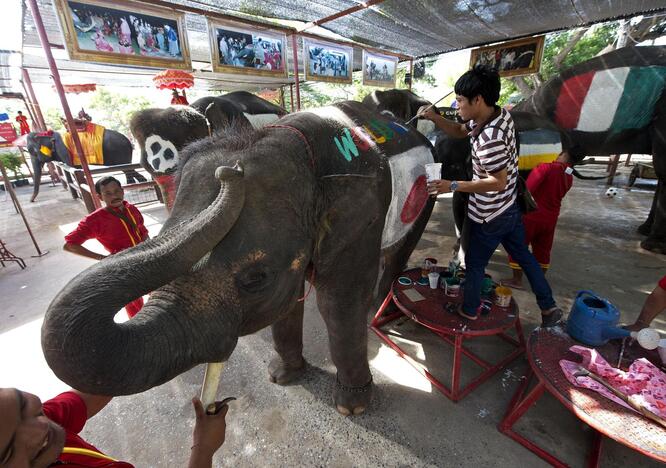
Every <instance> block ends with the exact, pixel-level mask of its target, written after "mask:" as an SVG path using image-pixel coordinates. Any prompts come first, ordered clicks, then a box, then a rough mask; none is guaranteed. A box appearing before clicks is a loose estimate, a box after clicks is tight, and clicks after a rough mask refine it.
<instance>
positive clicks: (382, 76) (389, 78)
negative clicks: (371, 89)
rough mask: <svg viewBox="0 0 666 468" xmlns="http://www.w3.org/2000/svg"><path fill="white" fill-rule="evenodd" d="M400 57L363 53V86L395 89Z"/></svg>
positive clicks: (365, 51)
mask: <svg viewBox="0 0 666 468" xmlns="http://www.w3.org/2000/svg"><path fill="white" fill-rule="evenodd" d="M397 70H398V57H395V56H393V55H383V54H376V53H374V52H368V51H367V50H364V51H363V84H364V85H368V86H383V87H385V88H395V76H396V71H397Z"/></svg>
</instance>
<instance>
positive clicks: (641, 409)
mask: <svg viewBox="0 0 666 468" xmlns="http://www.w3.org/2000/svg"><path fill="white" fill-rule="evenodd" d="M574 377H589V378H591V379H592V380H594V381H595V382H598V383H600V384H601V385H603V386H604V387H606V388H607V389H608V390H609V391H610V392H611V393H612V394H613V395H615V396H616V397H618V398H619V399H621V400H622V401H624V402H625V403H626V404H628V405H629V406H631V407H632V408H633V409H635V410H636V411H638V412H639V413H641V414H642V415H643V416H645V417H646V418H648V419H650V420H652V421H654V422H656V423H657V424H660V425H662V426H663V427H666V420H664V419H663V418H662V417H661V416H659V415H657V414H654V413H653V412H652V411H650V410H649V409H647V408H646V407H645V406H643V405H641V404H639V403H637V402H635V401H634V400H632V399H631V398H629V397H628V396H627V395H626V394H624V393H622V392H621V391H619V390H618V389H617V388H615V387H613V386H612V385H611V384H609V383H608V382H606V381H605V380H604V379H602V378H601V377H599V376H598V375H597V374H595V373H594V372H592V371H591V370H589V369H586V368H584V367H583V366H578V370H577V371H576V372H575V373H574Z"/></svg>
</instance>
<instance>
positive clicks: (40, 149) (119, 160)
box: [26, 128, 146, 202]
mask: <svg viewBox="0 0 666 468" xmlns="http://www.w3.org/2000/svg"><path fill="white" fill-rule="evenodd" d="M26 141H27V144H26V146H27V149H28V152H29V153H30V159H31V160H32V172H33V180H34V188H33V192H32V197H31V198H30V201H31V202H34V201H35V199H36V198H37V194H38V193H39V184H40V181H41V178H42V168H43V167H44V163H47V162H52V161H61V162H63V163H65V164H67V165H68V166H73V167H81V166H80V165H73V164H72V157H71V155H70V154H69V150H68V149H67V147H66V146H65V143H64V142H63V139H62V136H61V135H60V133H58V132H54V131H48V132H44V133H37V132H31V133H30V134H29V135H28V137H27V140H26ZM102 152H103V155H104V165H105V166H118V165H121V164H131V163H132V143H130V141H129V139H128V138H127V137H126V136H125V135H123V134H121V133H118V132H116V131H115V130H109V129H108V128H107V129H105V130H104V137H103V141H102ZM49 153H50V154H49ZM123 172H124V173H125V176H126V177H127V183H128V184H131V183H134V182H145V181H146V178H145V177H143V176H142V175H141V174H139V173H138V172H136V171H135V170H125V171H123Z"/></svg>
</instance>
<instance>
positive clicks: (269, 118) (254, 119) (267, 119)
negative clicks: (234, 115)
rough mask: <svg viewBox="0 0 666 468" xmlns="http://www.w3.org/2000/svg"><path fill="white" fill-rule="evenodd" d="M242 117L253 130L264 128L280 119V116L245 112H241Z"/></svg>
mask: <svg viewBox="0 0 666 468" xmlns="http://www.w3.org/2000/svg"><path fill="white" fill-rule="evenodd" d="M243 115H244V116H245V118H246V119H247V120H248V121H249V122H250V125H252V127H253V128H255V129H257V128H262V127H265V126H266V125H269V124H272V123H273V122H275V121H276V120H279V119H280V116H279V115H277V114H248V113H247V112H243Z"/></svg>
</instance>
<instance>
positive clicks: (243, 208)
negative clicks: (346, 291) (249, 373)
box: [42, 131, 316, 395]
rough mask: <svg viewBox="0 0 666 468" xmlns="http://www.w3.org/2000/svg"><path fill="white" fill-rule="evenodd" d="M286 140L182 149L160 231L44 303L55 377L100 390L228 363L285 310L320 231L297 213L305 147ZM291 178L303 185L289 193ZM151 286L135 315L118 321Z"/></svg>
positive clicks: (302, 198) (265, 138)
mask: <svg viewBox="0 0 666 468" xmlns="http://www.w3.org/2000/svg"><path fill="white" fill-rule="evenodd" d="M269 140H270V141H269ZM285 140H289V138H286V139H285V138H279V139H278V138H275V135H274V134H273V135H270V134H267V131H258V132H255V133H253V134H252V136H251V138H250V140H248V138H247V135H245V136H240V135H238V134H235V135H233V136H230V137H226V136H217V137H215V138H206V139H204V140H202V141H199V142H196V143H193V144H191V145H189V146H188V147H187V148H186V149H185V150H184V151H183V152H182V153H180V155H179V157H180V161H179V164H180V166H181V168H180V169H179V171H180V172H179V178H180V185H179V190H178V193H177V197H176V201H175V204H174V207H173V210H172V212H171V215H170V217H169V219H168V220H167V221H166V223H165V225H164V227H163V229H162V231H161V233H160V234H159V235H158V236H157V237H155V238H153V239H150V240H147V241H146V242H144V243H141V244H139V245H138V246H136V247H134V248H132V249H128V250H126V251H123V252H121V253H119V254H116V255H113V256H110V257H108V258H106V259H104V260H103V261H101V262H99V263H98V264H96V265H94V266H92V267H91V268H89V269H88V270H86V271H84V272H82V273H81V274H79V275H78V276H77V277H76V278H75V279H74V280H72V281H71V282H70V283H69V284H68V286H66V287H65V288H64V289H63V290H62V291H61V292H60V293H59V294H58V295H57V296H56V298H55V299H54V300H53V302H52V303H51V305H50V307H49V309H48V311H47V313H46V316H45V320H44V324H43V327H42V347H43V350H44V354H45V356H46V360H47V362H48V364H49V366H50V367H51V368H52V369H53V370H54V371H55V373H56V374H57V375H58V376H59V377H60V378H61V379H63V380H64V381H65V382H67V383H69V384H70V385H72V386H73V387H75V388H77V389H79V390H81V391H85V392H90V393H96V394H105V395H121V394H132V393H137V392H141V391H144V390H146V389H149V388H151V387H153V386H155V385H159V384H161V383H163V382H166V381H168V380H169V379H171V378H173V377H174V376H176V375H178V374H180V373H182V372H184V371H186V370H188V369H189V368H191V367H193V366H194V365H195V364H197V363H200V362H212V361H223V360H226V359H227V358H228V357H229V355H230V354H231V352H232V351H233V349H234V347H235V345H236V342H237V339H238V337H239V336H240V335H244V334H248V333H253V332H255V331H257V330H259V329H261V328H263V327H265V326H267V325H269V324H270V323H273V322H274V321H276V320H278V319H279V318H280V314H286V311H287V310H288V308H289V306H290V305H291V304H293V303H294V302H295V301H296V298H298V296H299V294H300V291H301V289H302V287H303V283H304V279H305V269H306V267H307V265H308V263H309V261H310V252H311V251H312V249H313V241H312V240H311V239H312V238H314V237H315V236H313V234H312V231H313V230H314V227H312V226H313V225H314V219H315V213H312V212H300V211H299V210H298V209H295V208H296V207H307V206H316V204H315V203H313V199H314V193H315V183H314V176H313V175H312V176H306V177H303V176H302V174H311V168H310V167H309V166H308V162H307V161H308V157H307V154H306V153H305V149H304V148H296V149H295V145H293V142H291V143H292V144H291V145H289V142H288V141H287V142H285ZM300 153H303V154H300ZM275 154H280V155H281V156H282V157H281V158H275V157H274V155H275ZM237 161H239V162H237ZM297 178H298V180H299V190H285V187H290V186H293V181H294V180H297ZM276 246H279V248H277V247H276ZM147 293H151V297H150V300H149V301H148V302H147V303H146V305H145V306H144V307H143V309H142V311H141V313H140V314H139V315H137V316H136V317H134V318H133V319H132V320H130V321H129V322H126V323H123V324H117V323H114V321H113V316H114V315H115V313H116V312H117V311H118V310H119V309H120V308H121V307H122V306H123V305H124V304H126V303H128V302H130V301H131V300H133V299H135V298H138V297H140V296H141V295H144V294H147Z"/></svg>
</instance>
